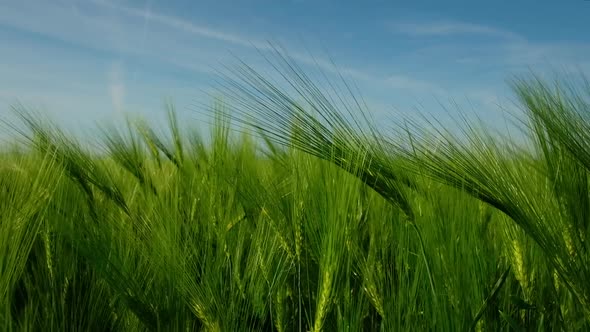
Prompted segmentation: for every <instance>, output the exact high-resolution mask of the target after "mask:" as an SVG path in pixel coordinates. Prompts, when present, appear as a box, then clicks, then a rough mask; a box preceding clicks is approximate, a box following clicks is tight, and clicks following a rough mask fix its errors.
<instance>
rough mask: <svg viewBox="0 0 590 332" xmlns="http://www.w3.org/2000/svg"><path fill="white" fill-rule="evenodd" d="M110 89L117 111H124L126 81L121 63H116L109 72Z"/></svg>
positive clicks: (112, 101)
mask: <svg viewBox="0 0 590 332" xmlns="http://www.w3.org/2000/svg"><path fill="white" fill-rule="evenodd" d="M107 85H108V90H109V95H110V97H111V103H112V105H113V108H114V109H115V111H116V112H119V113H122V112H123V110H124V107H125V90H126V89H125V82H124V79H123V67H122V65H121V64H120V63H114V64H113V65H112V66H111V68H110V70H109V72H108V84H107Z"/></svg>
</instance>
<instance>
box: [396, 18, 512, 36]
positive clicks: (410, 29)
mask: <svg viewBox="0 0 590 332" xmlns="http://www.w3.org/2000/svg"><path fill="white" fill-rule="evenodd" d="M389 26H390V28H391V29H392V31H393V32H395V33H400V34H405V35H410V36H434V37H442V36H452V35H480V36H489V37H497V38H502V39H509V40H522V39H523V37H522V36H520V35H518V34H516V33H514V32H511V31H508V30H504V29H499V28H495V27H490V26H486V25H480V24H473V23H468V22H458V21H437V22H398V23H392V24H390V25H389Z"/></svg>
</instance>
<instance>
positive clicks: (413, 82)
mask: <svg viewBox="0 0 590 332" xmlns="http://www.w3.org/2000/svg"><path fill="white" fill-rule="evenodd" d="M383 82H384V84H386V85H387V86H388V87H390V88H393V89H402V90H406V91H412V92H419V93H426V94H434V95H438V96H442V95H445V94H446V93H447V91H446V90H445V89H444V88H442V87H440V86H439V85H437V84H435V83H433V82H430V81H427V80H422V79H418V78H415V77H411V76H407V75H391V76H389V77H387V78H386V79H384V80H383Z"/></svg>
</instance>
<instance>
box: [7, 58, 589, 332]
mask: <svg viewBox="0 0 590 332" xmlns="http://www.w3.org/2000/svg"><path fill="white" fill-rule="evenodd" d="M284 63H286V64H289V61H288V60H287V61H285V62H284ZM285 68H286V69H283V72H284V73H285V77H286V79H287V81H288V82H289V83H291V84H292V85H291V90H292V91H294V93H295V96H294V97H291V96H290V95H288V94H287V93H286V92H285V93H283V92H282V91H283V90H280V89H277V88H276V86H275V85H273V84H271V83H270V82H269V81H265V80H264V79H263V78H262V77H261V76H257V74H256V73H255V72H254V71H250V70H249V69H248V68H246V67H244V68H243V70H242V71H240V72H238V75H236V76H235V77H234V79H228V80H227V82H228V84H227V85H226V87H227V89H226V92H227V95H226V97H225V98H226V99H225V100H224V104H225V106H223V107H222V106H220V104H217V106H215V107H214V109H211V110H210V111H211V112H210V115H214V116H215V122H214V123H213V124H212V125H211V130H210V131H211V137H210V138H207V139H204V138H201V137H200V136H199V135H198V133H196V132H189V131H187V130H185V129H184V128H181V126H179V124H178V121H177V120H176V117H175V113H174V111H173V110H169V119H170V121H169V125H168V128H169V130H168V134H166V135H162V134H159V132H158V131H157V130H156V129H155V128H150V127H148V126H146V125H144V124H142V123H141V122H129V123H128V124H127V127H125V128H124V129H123V130H120V129H119V130H115V129H112V130H105V131H104V135H103V136H102V137H96V142H100V149H99V151H98V152H97V150H96V149H89V148H86V147H83V146H82V145H81V144H79V143H78V142H76V141H75V140H74V139H72V138H71V137H70V136H68V135H66V134H63V133H62V132H61V131H60V130H59V129H58V127H56V126H52V125H50V124H48V123H47V122H44V121H41V120H39V118H38V117H36V116H35V115H34V114H33V113H30V112H27V111H26V109H24V108H18V107H16V108H15V111H16V113H17V114H18V115H19V117H20V120H21V122H20V123H19V124H17V123H11V125H10V127H11V128H13V129H17V130H15V132H16V134H15V142H16V141H17V140H19V141H21V145H20V146H19V147H18V148H16V147H15V148H5V149H4V151H2V159H1V161H0V270H1V274H0V292H1V293H0V326H1V327H0V328H1V329H2V330H3V331H20V330H27V331H29V330H31V331H145V330H155V331H198V330H204V331H251V330H255V331H271V330H273V331H376V330H380V331H401V330H408V331H425V330H429V331H461V330H474V331H557V330H568V331H569V330H587V329H590V283H589V282H588V281H589V280H590V264H589V263H590V252H589V249H590V248H589V244H588V243H587V242H586V236H587V234H588V227H589V225H588V222H589V221H590V193H589V183H588V171H589V170H590V121H589V120H590V119H589V115H590V108H589V107H588V105H589V104H588V102H589V99H588V98H587V97H588V93H589V92H590V89H589V88H588V85H584V84H570V85H563V84H560V85H556V84H553V83H550V82H545V81H540V80H537V79H535V78H530V79H526V80H521V81H516V82H515V83H514V86H513V87H514V91H515V95H516V96H517V97H518V98H519V100H520V103H521V106H522V110H523V112H522V114H521V117H520V118H519V119H521V120H522V121H521V122H518V125H519V126H520V128H521V132H520V133H521V136H522V137H523V139H522V137H521V139H519V140H511V138H510V137H507V136H503V137H501V136H497V135H491V134H488V132H486V131H485V130H482V129H477V127H476V126H470V123H465V124H464V128H465V131H464V132H463V134H464V135H458V134H457V135H451V134H449V133H445V132H444V131H443V130H442V129H443V128H439V129H440V130H439V131H437V130H436V126H434V128H435V129H429V128H432V127H431V126H426V125H423V124H420V122H406V121H401V120H400V121H399V123H397V124H393V125H395V126H394V127H395V128H398V129H393V133H388V132H384V131H382V130H377V129H376V128H375V127H372V126H371V125H370V121H369V120H367V119H365V118H364V117H363V116H361V115H360V114H361V113H358V112H356V111H357V110H361V111H362V107H360V106H359V104H355V103H354V100H349V101H343V103H344V104H345V105H349V106H350V109H346V108H343V107H342V106H339V103H335V102H334V101H333V100H332V99H330V98H327V97H326V96H327V95H324V94H323V93H322V92H321V89H320V88H319V87H316V86H315V85H314V84H313V83H312V82H311V81H310V80H308V79H307V78H306V77H304V76H302V75H301V73H300V72H299V71H298V69H297V68H291V69H289V68H288V67H285ZM349 97H350V96H349ZM301 101H303V102H301ZM300 102H301V103H300ZM300 105H304V106H300ZM342 111H344V112H342ZM355 112H356V113H355ZM342 114H345V115H342ZM346 114H348V115H346ZM230 120H231V121H230ZM361 120H363V121H361ZM235 128H240V129H239V130H237V129H235ZM23 139H24V141H23ZM23 142H24V144H22V143H23Z"/></svg>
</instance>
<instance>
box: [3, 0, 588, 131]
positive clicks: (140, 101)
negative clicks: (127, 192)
mask: <svg viewBox="0 0 590 332" xmlns="http://www.w3.org/2000/svg"><path fill="white" fill-rule="evenodd" d="M589 18H590V1H585V0H571V1H567V2H557V1H545V2H543V1H510V2H509V1H485V2H483V1H477V2H475V1H463V2H452V1H431V2H423V1H397V2H394V1H355V2H345V1H326V0H316V1H311V0H291V1H280V0H275V1H270V0H267V1H253V0H252V1H245V0H235V1H223V0H218V1H189V0H182V1H166V2H165V1H152V0H123V1H116V0H104V1H103V0H57V1H31V0H20V1H16V0H14V1H7V0H0V41H1V42H0V44H1V45H2V47H1V52H0V109H1V110H2V112H8V108H9V105H10V104H13V103H15V102H16V101H20V102H23V103H24V104H25V105H28V106H31V107H35V108H37V109H39V110H42V111H43V112H47V113H48V114H49V115H50V116H51V117H52V118H54V119H56V120H57V121H58V122H60V123H62V124H63V125H64V126H70V127H74V128H86V127H85V126H88V125H89V124H91V123H92V122H94V121H97V120H98V121H103V120H107V121H108V120H112V119H118V118H119V117H120V115H121V114H122V113H123V112H130V113H136V114H140V115H141V116H144V117H146V118H147V119H149V120H152V121H159V120H161V119H162V118H163V114H164V111H163V110H164V108H163V103H164V100H165V98H171V99H172V100H173V101H174V102H175V104H176V106H177V108H178V110H179V111H180V112H181V113H182V114H181V116H182V117H183V119H187V120H192V121H195V122H198V121H199V120H200V116H199V115H198V114H196V112H194V110H196V108H195V107H194V106H191V105H194V104H195V102H206V101H207V99H206V98H207V97H206V96H205V95H204V94H203V93H202V92H201V91H203V90H205V91H208V90H211V87H212V86H213V83H212V77H213V76H212V75H213V72H214V70H215V69H219V68H221V66H222V64H232V63H235V58H233V57H234V56H237V57H239V58H241V59H244V60H245V61H246V62H247V63H250V64H253V65H254V66H256V67H257V68H260V69H262V70H264V69H265V68H266V67H265V66H266V64H265V63H264V61H263V60H262V57H261V56H260V55H259V54H258V53H257V51H256V47H259V48H262V49H263V51H264V49H265V48H266V47H267V44H266V42H267V41H268V40H272V41H275V42H279V43H280V44H281V45H282V46H284V47H285V48H286V49H287V50H288V51H289V53H290V55H291V56H293V57H294V58H295V60H296V61H298V62H299V63H300V64H301V65H303V66H304V67H306V68H307V67H309V68H310V69H312V68H311V67H310V66H312V65H313V66H316V67H315V68H316V69H321V70H322V71H324V72H326V73H327V74H328V75H329V76H330V75H331V76H333V78H336V77H335V76H334V75H335V74H336V71H335V70H334V67H333V66H332V65H331V64H330V60H329V59H330V57H331V58H332V59H333V60H334V61H335V62H336V64H337V67H338V71H339V72H341V73H343V74H344V76H345V77H346V78H347V79H348V80H350V81H353V82H354V83H355V84H356V85H357V86H358V87H359V89H360V92H361V93H362V96H363V97H364V98H365V100H366V101H367V104H368V105H369V106H370V107H371V109H372V112H374V113H375V114H377V115H376V117H377V118H378V119H380V118H385V117H388V115H389V114H391V113H392V112H393V111H396V112H414V109H415V108H416V107H418V108H419V109H420V110H421V111H422V112H425V113H428V114H432V115H433V116H435V117H443V116H444V115H443V114H444V112H443V111H442V107H441V105H440V103H441V102H442V103H443V104H444V103H446V102H448V101H450V100H451V99H452V100H453V102H455V103H456V104H457V105H458V106H460V107H462V108H464V109H465V110H467V111H469V112H474V114H477V115H478V116H480V117H481V118H482V119H484V120H485V121H488V122H492V123H493V122H495V121H500V120H501V119H500V117H499V113H498V111H497V109H498V106H497V105H498V103H500V105H503V106H504V107H509V106H510V105H507V102H509V100H510V98H512V95H511V93H510V91H509V89H508V88H507V83H506V80H507V79H509V78H511V77H512V75H519V74H523V73H527V72H528V71H529V70H530V69H532V70H534V71H535V72H538V73H543V72H550V71H559V72H568V71H571V72H577V71H582V72H585V73H588V74H590V58H589V55H590V34H589V32H590V19H589ZM314 63H315V64H314Z"/></svg>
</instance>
